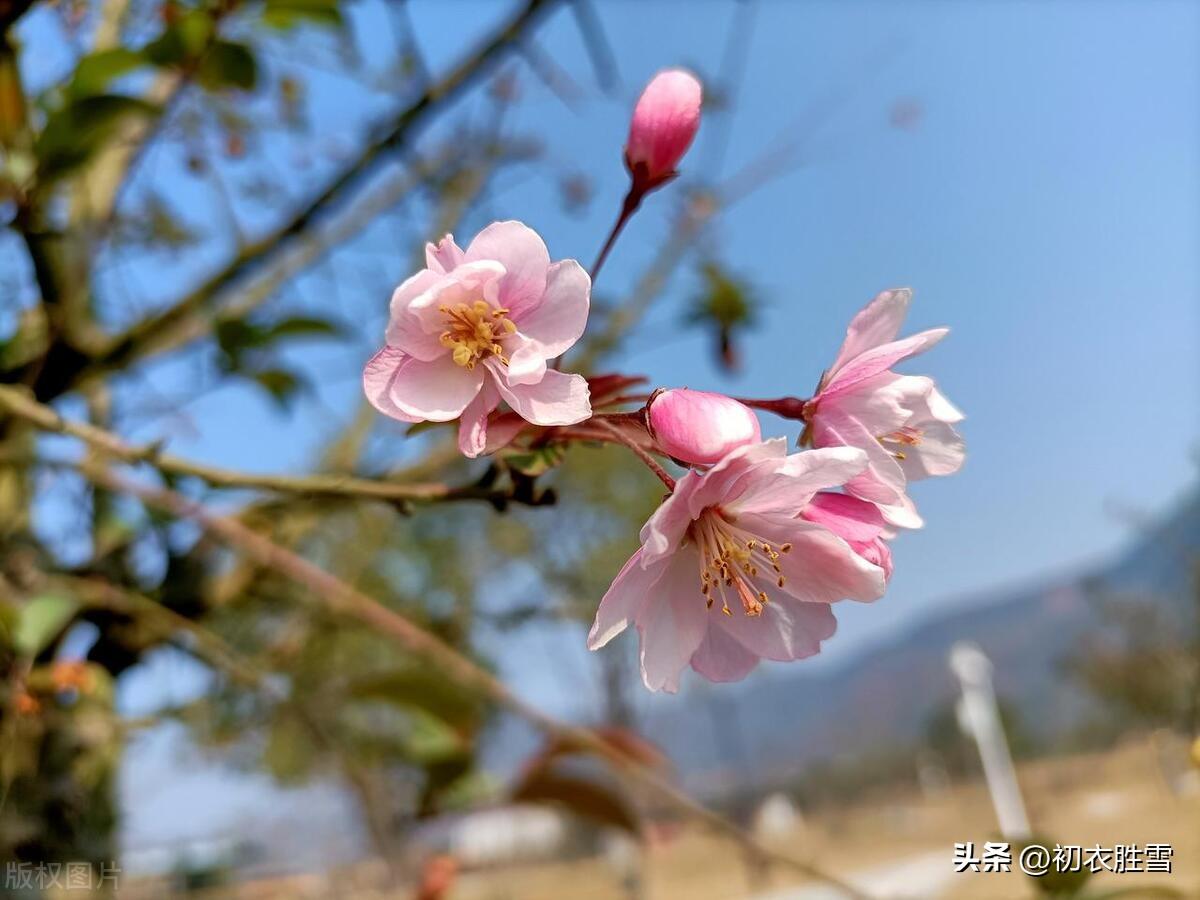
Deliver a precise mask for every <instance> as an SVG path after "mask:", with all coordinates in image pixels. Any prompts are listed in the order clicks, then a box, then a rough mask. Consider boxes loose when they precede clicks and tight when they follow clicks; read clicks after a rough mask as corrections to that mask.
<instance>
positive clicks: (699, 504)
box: [676, 438, 787, 518]
mask: <svg viewBox="0 0 1200 900" xmlns="http://www.w3.org/2000/svg"><path fill="white" fill-rule="evenodd" d="M786 456H787V441H786V440H785V439H784V438H771V439H770V440H766V441H763V442H762V443H761V444H746V445H745V446H742V447H738V448H737V449H736V450H734V451H732V452H730V453H729V454H727V455H726V456H725V457H724V458H723V459H722V460H721V461H720V462H718V463H717V464H716V465H715V466H713V467H712V468H710V469H709V470H708V471H706V472H705V473H704V474H703V477H702V478H701V480H700V481H698V482H697V483H696V485H695V488H694V490H693V492H692V494H691V496H690V497H689V498H688V509H689V511H690V512H691V515H692V518H696V517H698V516H699V515H700V513H702V512H703V511H704V510H705V509H706V508H707V507H710V506H717V505H719V504H722V503H724V502H726V501H727V500H729V499H731V498H733V497H736V496H738V495H739V494H740V493H741V491H742V489H743V486H744V479H746V478H748V477H750V473H751V472H752V471H753V470H755V469H756V467H758V466H759V465H760V464H762V463H764V462H766V461H768V460H774V461H781V460H783V459H784V458H785V457H786ZM676 491H678V485H676Z"/></svg>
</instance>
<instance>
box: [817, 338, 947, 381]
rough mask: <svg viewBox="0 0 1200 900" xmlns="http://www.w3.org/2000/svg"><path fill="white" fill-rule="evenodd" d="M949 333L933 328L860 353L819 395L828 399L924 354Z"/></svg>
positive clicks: (835, 374) (830, 379) (831, 379)
mask: <svg viewBox="0 0 1200 900" xmlns="http://www.w3.org/2000/svg"><path fill="white" fill-rule="evenodd" d="M949 333H950V329H949V328H931V329H929V330H928V331H922V332H920V333H918V334H914V335H912V336H911V337H906V338H904V339H902V340H899V341H893V342H892V343H890V344H882V345H881V346H879V347H875V348H873V349H871V350H867V351H866V352H864V353H860V354H859V355H858V356H856V357H854V358H853V359H851V360H849V361H848V362H847V363H846V364H845V365H844V366H843V367H842V368H841V369H839V370H838V371H837V372H834V373H833V374H832V375H831V376H830V377H829V379H828V381H827V382H826V383H825V384H824V386H823V387H822V388H821V391H820V395H819V396H820V397H821V398H825V397H830V396H836V395H837V394H840V393H844V392H845V391H848V390H849V389H850V388H852V387H854V386H855V385H857V384H858V383H859V382H862V381H865V380H866V379H868V378H870V377H872V376H873V375H878V374H879V373H880V372H886V371H887V370H888V369H890V368H891V367H892V366H894V365H895V364H896V363H898V362H900V361H901V360H902V359H908V358H909V357H910V356H916V355H917V354H918V353H924V352H925V351H926V350H928V349H929V348H930V347H932V346H934V345H935V344H936V343H937V342H938V341H940V340H941V339H942V338H944V337H945V336H946V335H947V334H949Z"/></svg>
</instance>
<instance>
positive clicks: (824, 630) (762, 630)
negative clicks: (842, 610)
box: [713, 597, 837, 662]
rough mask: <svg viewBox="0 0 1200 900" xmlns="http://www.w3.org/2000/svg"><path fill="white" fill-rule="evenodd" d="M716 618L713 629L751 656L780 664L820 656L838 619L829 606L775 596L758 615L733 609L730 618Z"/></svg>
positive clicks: (721, 614) (720, 614)
mask: <svg viewBox="0 0 1200 900" xmlns="http://www.w3.org/2000/svg"><path fill="white" fill-rule="evenodd" d="M714 611H716V608H715V607H714ZM717 615H718V616H719V622H715V623H714V625H713V627H714V628H722V629H724V630H725V631H726V632H728V633H729V634H730V635H731V636H732V637H733V638H734V640H736V641H737V642H738V643H739V644H741V645H742V646H743V647H745V648H746V649H747V650H749V651H750V652H751V653H754V654H755V655H757V656H761V657H763V658H764V659H774V660H779V661H781V662H787V661H789V660H793V659H804V658H805V657H806V656H813V655H814V654H816V653H819V652H820V650H821V641H824V640H827V639H828V638H831V637H833V633H834V632H835V631H836V630H837V619H836V618H835V617H834V615H833V610H832V609H830V608H829V605H828V604H826V603H799V602H796V601H794V600H791V599H790V598H778V597H777V598H776V599H774V600H772V601H771V602H770V603H768V604H766V605H765V606H764V607H763V611H762V615H759V616H747V615H744V614H743V613H742V611H741V610H734V611H733V615H732V616H726V615H725V614H724V613H720V612H718V613H717Z"/></svg>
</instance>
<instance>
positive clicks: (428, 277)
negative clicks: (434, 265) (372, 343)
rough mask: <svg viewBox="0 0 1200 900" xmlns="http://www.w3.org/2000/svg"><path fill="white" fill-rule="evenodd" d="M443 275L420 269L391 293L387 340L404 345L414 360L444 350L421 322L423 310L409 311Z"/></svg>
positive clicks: (433, 355)
mask: <svg viewBox="0 0 1200 900" xmlns="http://www.w3.org/2000/svg"><path fill="white" fill-rule="evenodd" d="M442 280H443V276H441V275H440V274H438V273H437V272H433V271H431V270H429V269H422V270H421V271H420V272H418V273H417V274H416V275H413V276H412V277H411V278H408V279H407V280H405V281H404V283H403V284H401V285H400V287H398V288H396V290H395V292H394V293H393V294H392V302H391V306H390V308H389V309H390V311H389V317H388V328H387V342H388V343H389V344H391V345H393V346H395V347H401V348H404V350H405V352H406V353H408V355H410V356H416V357H417V358H418V359H435V358H436V357H438V356H440V355H441V354H443V353H445V352H446V348H445V347H443V346H442V345H441V344H440V343H439V342H438V339H437V333H431V332H430V331H428V330H427V329H426V328H425V327H424V324H423V319H424V313H422V312H420V311H417V310H410V307H411V306H412V304H413V302H414V301H415V300H417V299H418V298H420V297H422V296H424V295H425V294H426V293H427V292H428V291H430V290H432V289H434V288H436V287H437V286H438V285H439V284H440V283H441V282H442Z"/></svg>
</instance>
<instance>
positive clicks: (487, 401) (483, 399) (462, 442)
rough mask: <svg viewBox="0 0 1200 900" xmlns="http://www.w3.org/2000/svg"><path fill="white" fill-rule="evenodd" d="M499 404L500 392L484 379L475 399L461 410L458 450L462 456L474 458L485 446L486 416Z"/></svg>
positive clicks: (486, 435)
mask: <svg viewBox="0 0 1200 900" xmlns="http://www.w3.org/2000/svg"><path fill="white" fill-rule="evenodd" d="M499 404H500V393H499V391H497V390H496V388H495V386H494V385H493V384H492V383H491V380H490V379H484V382H483V386H482V387H481V388H480V389H479V393H478V394H476V395H475V399H474V400H472V401H471V402H470V403H468V404H467V408H466V409H464V410H463V414H462V419H461V420H460V421H459V423H458V452H459V453H461V454H462V455H463V456H465V457H467V458H469V459H474V458H475V457H477V456H478V455H479V454H481V453H483V452H484V450H485V449H486V448H487V437H488V416H489V415H491V413H492V410H494V409H495V408H496V407H497V406H498V405H499Z"/></svg>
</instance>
